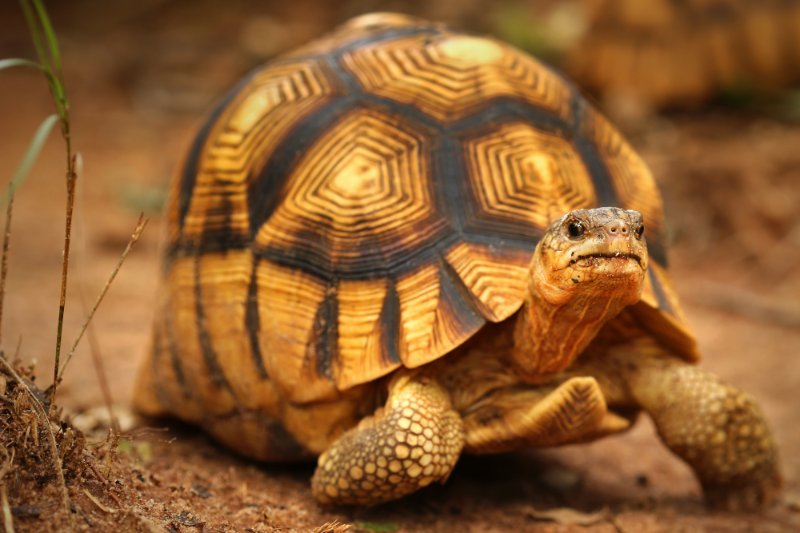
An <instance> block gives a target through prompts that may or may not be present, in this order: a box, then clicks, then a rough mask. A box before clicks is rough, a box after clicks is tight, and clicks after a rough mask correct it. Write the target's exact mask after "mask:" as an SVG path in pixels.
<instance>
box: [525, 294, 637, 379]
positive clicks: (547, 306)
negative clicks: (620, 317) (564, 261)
mask: <svg viewBox="0 0 800 533" xmlns="http://www.w3.org/2000/svg"><path fill="white" fill-rule="evenodd" d="M630 303H631V301H630V296H629V295H628V294H614V293H611V294H607V296H605V297H598V296H597V294H591V293H590V291H580V292H578V293H576V294H571V295H568V296H567V295H565V294H564V293H562V292H560V291H555V292H553V290H551V289H548V288H546V287H538V286H537V285H536V283H535V282H534V283H532V288H531V290H530V292H529V295H528V298H527V299H526V301H525V304H524V305H523V307H522V309H521V310H520V312H519V314H518V315H517V318H516V323H515V324H514V349H513V350H512V362H513V364H514V366H515V367H516V371H517V372H518V373H519V374H520V375H521V376H522V377H523V379H526V380H528V381H541V380H542V379H543V378H544V377H546V376H547V375H548V374H552V373H555V372H560V371H562V370H564V369H565V368H567V367H569V366H570V365H571V364H572V362H573V361H574V360H575V359H576V358H577V357H578V355H579V354H580V353H581V352H583V350H584V349H585V348H586V347H587V346H588V345H589V343H590V342H591V341H592V339H594V337H595V336H596V335H597V333H598V332H599V331H600V329H601V328H602V327H603V325H604V324H605V323H606V322H607V321H608V320H610V319H612V318H614V317H615V316H616V315H617V314H619V312H620V311H622V309H623V308H625V307H626V306H627V305H629V304H630Z"/></svg>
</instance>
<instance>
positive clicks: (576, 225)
mask: <svg viewBox="0 0 800 533" xmlns="http://www.w3.org/2000/svg"><path fill="white" fill-rule="evenodd" d="M567 233H568V234H569V236H570V238H572V239H580V238H581V237H583V234H584V233H586V228H585V227H584V226H583V224H582V223H581V221H580V220H570V222H569V224H567Z"/></svg>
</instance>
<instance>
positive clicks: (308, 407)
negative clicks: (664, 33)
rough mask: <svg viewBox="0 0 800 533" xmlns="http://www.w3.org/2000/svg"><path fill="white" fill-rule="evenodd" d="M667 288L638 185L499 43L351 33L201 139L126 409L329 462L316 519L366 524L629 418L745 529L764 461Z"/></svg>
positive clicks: (278, 70)
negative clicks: (454, 476)
mask: <svg viewBox="0 0 800 533" xmlns="http://www.w3.org/2000/svg"><path fill="white" fill-rule="evenodd" d="M597 206H614V207H597ZM645 225H646V226H647V244H645V236H644V234H643V232H644V228H645ZM666 264H667V263H666V252H665V237H664V220H663V215H662V202H661V198H660V195H659V192H658V190H657V188H656V184H655V183H654V181H653V178H652V177H651V175H650V173H649V171H648V169H647V167H646V166H645V165H644V163H643V162H642V160H641V159H640V158H639V157H638V156H637V154H636V153H635V152H634V151H633V150H632V149H631V147H630V146H629V145H628V144H627V143H626V142H625V140H624V139H623V138H622V137H621V136H620V134H619V133H618V132H617V131H616V130H615V129H614V128H613V127H612V126H611V125H610V124H609V123H608V122H607V121H606V120H605V119H604V118H603V117H602V116H601V115H600V114H599V113H598V112H597V111H596V110H595V109H594V108H593V107H592V106H591V105H590V104H588V103H587V101H586V100H584V99H583V98H582V97H581V96H580V94H579V93H578V92H577V91H576V89H575V88H574V87H572V86H571V85H570V84H569V83H567V82H566V81H564V80H563V79H562V78H561V77H559V76H558V75H557V74H555V73H554V72H553V71H552V70H550V69H549V68H547V67H545V66H544V65H542V64H541V63H539V62H538V61H537V60H535V59H533V58H531V57H529V56H527V55H525V54H524V53H522V52H520V51H519V50H516V49H514V48H512V47H510V46H508V45H505V44H503V43H501V42H499V41H496V40H494V39H491V38H487V37H478V36H473V35H468V34H463V33H457V32H454V31H451V30H449V29H447V28H445V27H442V26H440V25H436V24H432V23H428V22H425V21H421V20H418V19H413V18H410V17H406V16H403V15H395V14H376V15H365V16H362V17H359V18H357V19H354V20H352V21H350V22H349V23H347V24H345V25H344V26H343V27H341V28H340V29H338V30H337V31H335V32H334V33H332V34H331V35H329V36H327V37H324V38H322V39H320V40H318V41H315V42H312V43H311V44H309V45H307V46H305V47H303V48H301V49H299V50H296V51H294V52H291V53H289V54H286V55H283V56H281V57H279V58H277V59H275V60H273V61H271V62H270V63H268V64H267V65H266V66H264V67H263V68H261V69H258V70H256V71H255V72H253V73H252V74H250V75H249V76H248V77H247V78H246V79H244V80H243V81H242V82H241V83H240V84H239V85H238V86H237V87H235V88H234V89H233V90H232V91H231V92H230V93H229V94H228V95H227V96H226V97H225V99H224V100H223V102H222V103H221V104H220V105H219V106H218V107H217V108H216V110H215V111H214V112H213V113H212V115H211V117H210V118H209V119H208V121H207V122H206V124H205V125H204V126H203V127H202V129H201V130H200V133H199V134H198V136H197V138H196V140H195V141H194V144H193V145H192V147H191V149H190V151H189V153H188V155H187V157H186V159H185V161H184V163H183V165H182V169H181V170H180V173H179V174H178V176H177V178H176V180H175V182H174V186H173V188H172V193H171V200H170V202H169V207H168V248H167V251H166V259H165V263H164V276H165V279H164V281H163V286H162V289H161V291H160V293H159V302H158V306H159V307H158V317H157V321H156V324H155V331H154V335H153V341H152V349H151V351H150V353H149V356H148V358H147V361H146V363H145V364H144V366H143V367H142V369H141V372H140V375H139V379H138V384H137V390H136V405H137V407H138V408H139V410H141V411H142V412H144V413H147V414H151V415H160V414H171V415H174V416H177V417H179V418H181V419H183V420H186V421H188V422H191V423H195V424H199V425H201V426H203V427H204V428H205V429H206V430H208V431H209V432H210V433H211V434H212V435H213V436H214V437H215V438H216V439H218V440H219V441H221V442H222V443H224V444H226V445H227V446H229V447H230V448H232V449H234V450H236V451H238V452H240V453H242V454H244V455H246V456H249V457H253V458H256V459H260V460H265V461H291V460H299V459H303V458H307V457H313V456H318V457H319V459H318V462H319V464H318V467H317V470H316V473H315V474H314V477H313V480H312V490H313V493H314V495H315V496H316V498H317V499H318V500H319V501H321V502H327V503H337V504H359V505H371V504H376V503H379V502H383V501H386V500H390V499H394V498H398V497H401V496H403V495H406V494H409V493H411V492H413V491H416V490H417V489H419V488H421V487H424V486H426V485H428V484H430V483H432V482H435V481H439V482H442V481H444V480H445V479H446V478H447V477H448V475H449V474H450V472H451V471H452V469H453V467H454V466H455V464H456V462H457V460H458V458H459V456H460V455H461V454H462V453H493V452H502V451H507V450H515V449H521V448H529V447H545V446H556V445H560V444H568V443H575V442H581V441H588V440H591V439H595V438H598V437H601V436H603V435H607V434H611V433H615V432H619V431H623V430H625V429H627V428H628V427H629V426H630V425H631V423H632V422H633V420H634V416H635V414H636V412H637V411H639V410H644V411H645V412H647V413H648V414H649V415H650V416H651V417H652V418H653V420H654V421H655V424H656V426H657V428H658V432H659V434H660V436H661V438H662V440H663V441H664V443H665V444H666V445H667V446H668V447H669V448H670V449H671V450H672V451H673V452H675V453H676V454H677V455H678V456H680V457H681V458H683V459H684V460H685V461H686V462H687V463H688V464H689V465H690V466H691V467H692V468H693V469H694V472H695V473H696V475H697V477H698V478H699V481H700V483H701V484H702V486H703V488H704V490H705V494H706V497H707V499H708V500H709V501H710V502H711V503H713V504H717V505H721V506H726V507H738V508H742V507H744V508H756V507H759V506H761V505H763V504H765V503H766V502H768V501H770V500H771V498H772V497H773V496H774V494H775V493H776V492H777V489H778V487H779V485H780V475H779V473H778V469H777V454H776V449H775V444H774V442H773V440H772V437H771V434H770V431H769V429H768V427H767V425H766V422H765V420H764V418H763V416H762V414H761V411H760V410H759V408H758V407H757V406H756V405H755V404H754V402H753V401H752V400H751V399H749V398H748V397H747V396H746V395H744V394H743V393H741V392H739V391H738V390H736V389H734V388H732V387H730V386H728V385H726V384H724V383H721V382H720V381H719V380H718V379H717V378H715V377H713V376H711V375H709V374H707V373H705V372H703V371H702V370H699V369H698V368H697V367H695V366H694V365H693V363H695V362H696V361H697V358H698V354H697V352H696V346H695V341H694V339H693V338H692V335H691V333H690V332H689V331H688V330H687V328H686V325H685V323H684V318H683V315H682V313H681V309H680V306H679V303H678V301H677V300H676V297H675V293H674V291H673V289H672V287H671V286H670V280H669V278H668V277H667V273H666Z"/></svg>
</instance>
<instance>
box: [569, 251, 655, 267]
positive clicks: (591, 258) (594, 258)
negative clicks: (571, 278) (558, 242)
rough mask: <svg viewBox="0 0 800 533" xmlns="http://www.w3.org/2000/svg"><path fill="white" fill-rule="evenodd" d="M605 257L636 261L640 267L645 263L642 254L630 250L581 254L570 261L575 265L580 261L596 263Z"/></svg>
mask: <svg viewBox="0 0 800 533" xmlns="http://www.w3.org/2000/svg"><path fill="white" fill-rule="evenodd" d="M604 259H611V260H616V259H622V260H630V261H636V263H637V264H638V265H639V266H640V267H642V268H644V265H643V264H642V257H641V256H640V255H637V254H633V253H629V252H609V253H604V252H598V253H591V254H585V255H579V256H578V257H577V258H575V259H572V260H571V261H570V262H569V264H570V265H574V264H576V263H578V262H588V263H589V264H590V265H595V264H596V263H597V262H598V260H604Z"/></svg>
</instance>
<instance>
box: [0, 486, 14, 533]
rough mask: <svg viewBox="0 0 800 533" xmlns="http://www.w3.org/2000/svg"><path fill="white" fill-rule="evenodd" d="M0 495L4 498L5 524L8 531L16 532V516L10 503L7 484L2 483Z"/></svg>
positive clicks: (8, 532) (9, 532) (7, 532)
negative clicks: (12, 512)
mask: <svg viewBox="0 0 800 533" xmlns="http://www.w3.org/2000/svg"><path fill="white" fill-rule="evenodd" d="M0 497H2V500H3V526H4V527H5V530H6V533H14V516H13V515H12V514H11V506H10V505H9V504H8V494H6V486H5V484H3V485H0Z"/></svg>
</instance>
